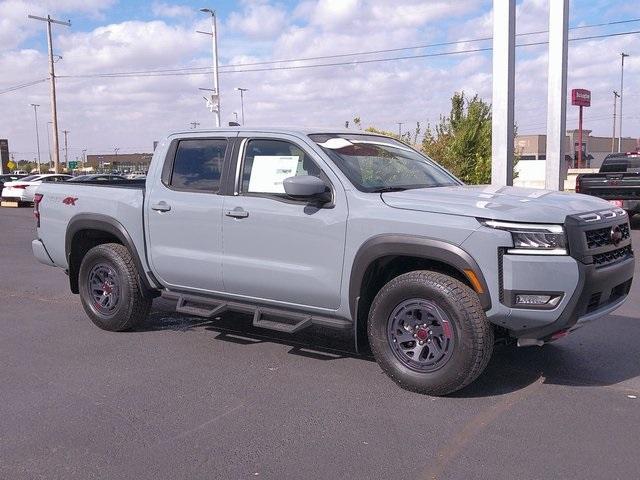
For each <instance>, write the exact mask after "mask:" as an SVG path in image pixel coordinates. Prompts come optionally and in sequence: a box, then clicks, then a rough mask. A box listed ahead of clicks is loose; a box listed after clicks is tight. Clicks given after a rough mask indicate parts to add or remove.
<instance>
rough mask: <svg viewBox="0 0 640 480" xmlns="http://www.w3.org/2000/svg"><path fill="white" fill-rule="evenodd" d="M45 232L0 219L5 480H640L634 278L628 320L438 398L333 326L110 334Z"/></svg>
mask: <svg viewBox="0 0 640 480" xmlns="http://www.w3.org/2000/svg"><path fill="white" fill-rule="evenodd" d="M34 231H35V229H34V225H33V221H32V215H31V211H30V209H11V208H3V209H0V478H2V479H23V478H28V479H32V478H43V479H58V478H60V479H90V478H108V479H114V478H145V479H146V478H149V479H151V478H153V479H158V478H172V479H177V478H184V479H200V478H203V479H204V478H207V479H243V478H269V479H289V478H291V479H302V478H304V479H339V478H349V479H399V478H413V479H429V480H430V479H469V478H487V479H489V478H490V479H513V478H518V479H550V478H562V479H573V478H575V479H582V480H584V479H602V478H607V479H616V478H617V479H631V478H640V455H639V454H638V452H640V318H639V317H640V285H639V284H638V283H637V282H636V284H634V286H633V288H632V293H631V296H630V298H629V300H628V301H627V303H626V304H625V305H624V306H623V307H622V308H621V309H619V310H618V311H616V312H615V313H614V314H613V315H610V316H608V317H606V318H605V319H602V320H600V321H598V322H596V323H593V324H591V325H588V326H586V327H585V328H583V329H581V330H578V331H577V332H575V333H574V334H572V335H571V336H569V337H568V338H565V339H563V340H561V341H559V342H557V343H556V344H553V345H547V346H545V347H543V348H536V347H532V348H527V349H516V348H514V347H502V348H499V349H498V350H497V351H496V353H495V354H494V357H493V360H492V361H491V363H490V365H489V367H488V369H487V371H486V372H485V373H484V374H483V375H482V376H481V377H480V379H479V380H477V381H476V382H475V383H474V384H472V385H471V386H470V387H468V388H466V389H465V390H463V391H461V392H459V393H457V394H455V395H453V396H450V397H448V398H431V397H426V396H422V395H418V394H413V393H409V392H406V391H403V390H401V389H400V388H398V387H396V385H395V384H393V383H392V382H391V381H390V380H389V379H388V378H387V377H386V375H384V374H383V373H382V371H381V370H380V369H379V368H378V366H377V365H376V364H375V363H374V362H373V361H371V359H368V358H363V357H358V356H356V355H354V354H352V352H350V350H349V349H350V346H351V339H350V338H342V337H337V336H335V335H328V334H327V333H325V332H322V331H321V330H315V331H311V332H308V333H304V334H299V335H295V336H287V335H278V334H275V333H273V332H269V331H265V330H260V329H255V328H252V327H251V326H250V319H249V318H248V317H244V316H240V315H229V316H225V317H224V318H222V319H221V320H219V321H213V322H210V321H205V320H203V319H200V318H190V317H184V316H180V315H176V314H175V313H172V312H171V308H170V307H171V305H170V304H168V303H166V302H163V301H157V302H156V303H154V309H153V313H152V315H151V318H150V319H149V321H148V323H147V324H146V325H145V327H144V328H142V329H140V330H138V331H134V332H128V333H109V332H105V331H101V330H99V329H98V328H97V327H95V326H94V325H93V324H92V323H91V322H90V321H89V320H88V319H87V317H86V316H85V314H84V312H83V310H82V307H81V306H80V301H79V299H78V297H77V296H75V295H72V294H71V293H70V292H69V290H68V282H67V278H66V276H65V275H64V273H63V272H62V271H60V270H58V269H53V268H51V267H47V266H44V265H41V264H39V263H37V261H36V260H35V259H34V258H33V257H32V255H31V245H30V243H31V239H32V238H33V237H34ZM633 238H634V241H635V243H636V244H640V243H639V242H640V217H639V218H637V219H636V220H635V222H634V232H633ZM636 273H638V272H637V270H636ZM635 397H638V398H635Z"/></svg>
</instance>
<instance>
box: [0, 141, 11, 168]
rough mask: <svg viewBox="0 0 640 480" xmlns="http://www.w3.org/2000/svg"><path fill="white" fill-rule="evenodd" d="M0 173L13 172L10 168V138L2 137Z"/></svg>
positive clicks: (0, 144)
mask: <svg viewBox="0 0 640 480" xmlns="http://www.w3.org/2000/svg"><path fill="white" fill-rule="evenodd" d="M0 173H11V169H10V168H9V140H7V139H5V138H3V139H0Z"/></svg>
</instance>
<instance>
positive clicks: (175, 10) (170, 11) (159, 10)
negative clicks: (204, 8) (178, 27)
mask: <svg viewBox="0 0 640 480" xmlns="http://www.w3.org/2000/svg"><path fill="white" fill-rule="evenodd" d="M151 11H152V12H153V14H154V15H155V16H156V17H164V18H178V19H189V18H190V17H192V16H193V14H194V9H193V8H191V7H187V6H185V5H171V4H169V3H164V2H154V3H153V5H151Z"/></svg>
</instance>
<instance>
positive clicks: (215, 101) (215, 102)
mask: <svg viewBox="0 0 640 480" xmlns="http://www.w3.org/2000/svg"><path fill="white" fill-rule="evenodd" d="M200 11H201V12H204V13H209V14H210V15H211V33H208V32H201V31H199V30H198V33H204V34H207V35H211V41H212V50H213V90H214V91H213V95H212V97H213V98H212V102H211V103H212V111H213V112H214V113H215V114H216V127H220V82H219V81H218V36H217V30H216V12H215V11H214V10H211V9H210V8H201V9H200Z"/></svg>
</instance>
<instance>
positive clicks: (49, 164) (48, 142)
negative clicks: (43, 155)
mask: <svg viewBox="0 0 640 480" xmlns="http://www.w3.org/2000/svg"><path fill="white" fill-rule="evenodd" d="M47 125H53V122H47ZM47 147H49V163H48V165H47V173H49V169H50V168H51V141H50V140H49V128H48V127H47Z"/></svg>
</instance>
